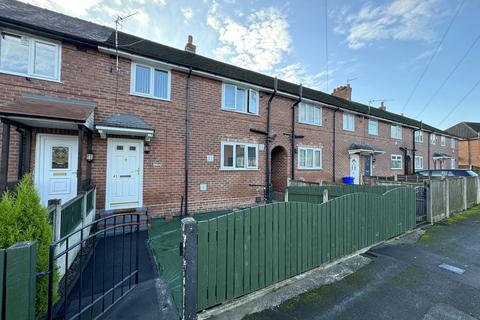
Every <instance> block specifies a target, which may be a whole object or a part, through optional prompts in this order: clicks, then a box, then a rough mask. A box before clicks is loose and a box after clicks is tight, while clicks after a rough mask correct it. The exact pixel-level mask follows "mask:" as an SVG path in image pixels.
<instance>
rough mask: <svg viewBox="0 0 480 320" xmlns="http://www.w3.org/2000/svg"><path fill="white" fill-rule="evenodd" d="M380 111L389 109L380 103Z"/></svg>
mask: <svg viewBox="0 0 480 320" xmlns="http://www.w3.org/2000/svg"><path fill="white" fill-rule="evenodd" d="M379 109H380V110H387V107H386V106H385V103H384V102H383V101H382V102H380V108H379Z"/></svg>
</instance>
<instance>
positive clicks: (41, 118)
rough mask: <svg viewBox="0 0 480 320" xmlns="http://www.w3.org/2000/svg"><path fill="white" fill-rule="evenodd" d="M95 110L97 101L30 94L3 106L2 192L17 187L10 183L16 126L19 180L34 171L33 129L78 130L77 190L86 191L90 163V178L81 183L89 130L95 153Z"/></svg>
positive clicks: (0, 109)
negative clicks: (83, 188) (11, 150)
mask: <svg viewBox="0 0 480 320" xmlns="http://www.w3.org/2000/svg"><path fill="white" fill-rule="evenodd" d="M95 107H96V103H95V102H88V101H79V100H73V99H63V98H57V97H49V96H40V95H33V94H29V93H22V94H21V95H20V96H19V97H18V98H17V99H15V100H14V101H13V102H10V103H7V104H5V105H0V118H1V121H2V124H3V131H2V155H1V160H0V189H1V190H5V189H6V188H7V187H10V184H12V187H14V185H15V184H16V182H17V181H14V182H12V183H7V181H8V166H9V163H8V161H9V152H10V129H11V127H16V129H17V132H19V133H20V144H19V152H18V155H19V156H18V174H17V176H18V180H20V179H21V178H22V177H23V175H24V174H25V173H26V172H30V161H31V151H32V144H31V140H32V129H34V128H49V129H65V130H75V131H78V170H77V177H78V179H77V183H78V188H77V191H80V190H81V189H82V188H81V186H82V184H89V181H90V175H91V164H90V163H88V165H87V179H86V180H85V181H81V177H82V165H81V161H82V154H83V153H82V151H83V150H82V149H83V141H84V133H85V131H86V132H87V153H91V152H92V133H93V131H92V130H93V122H94V111H95Z"/></svg>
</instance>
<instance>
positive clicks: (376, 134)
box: [368, 132, 378, 137]
mask: <svg viewBox="0 0 480 320" xmlns="http://www.w3.org/2000/svg"><path fill="white" fill-rule="evenodd" d="M368 135H369V136H374V137H378V133H370V132H369V133H368Z"/></svg>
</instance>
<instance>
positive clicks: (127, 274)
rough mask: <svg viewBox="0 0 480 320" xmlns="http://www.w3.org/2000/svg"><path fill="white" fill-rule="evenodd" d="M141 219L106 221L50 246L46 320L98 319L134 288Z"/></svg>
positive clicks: (132, 214)
mask: <svg viewBox="0 0 480 320" xmlns="http://www.w3.org/2000/svg"><path fill="white" fill-rule="evenodd" d="M141 215H142V213H137V212H128V213H121V214H115V215H111V216H108V217H104V218H101V219H98V220H96V221H94V222H92V223H89V224H86V225H84V226H82V227H81V228H78V229H77V230H74V231H72V232H71V233H69V234H68V235H66V236H64V237H62V238H61V239H59V240H58V241H55V242H53V243H52V244H51V245H50V261H49V275H48V276H49V286H48V314H47V316H48V318H47V319H88V318H90V319H95V318H98V317H99V316H100V315H102V314H104V313H105V312H107V311H108V310H109V309H110V308H111V307H112V306H113V305H115V304H116V303H117V302H118V301H119V300H120V299H121V298H122V297H124V296H125V295H126V294H128V293H129V292H130V291H131V290H133V288H135V286H136V285H137V284H138V270H139V269H138V268H139V256H138V252H139V230H140V225H141V221H140V220H141V219H140V216H141Z"/></svg>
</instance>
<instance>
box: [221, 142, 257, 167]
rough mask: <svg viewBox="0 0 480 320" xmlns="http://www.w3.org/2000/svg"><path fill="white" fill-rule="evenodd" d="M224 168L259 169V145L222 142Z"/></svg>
mask: <svg viewBox="0 0 480 320" xmlns="http://www.w3.org/2000/svg"><path fill="white" fill-rule="evenodd" d="M221 161H222V164H221V169H222V170H247V169H258V145H257V144H248V143H237V142H222V149H221Z"/></svg>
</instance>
